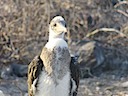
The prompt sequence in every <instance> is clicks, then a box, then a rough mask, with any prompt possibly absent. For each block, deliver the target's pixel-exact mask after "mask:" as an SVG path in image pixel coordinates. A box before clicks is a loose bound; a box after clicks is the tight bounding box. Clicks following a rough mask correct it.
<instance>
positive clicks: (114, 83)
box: [0, 73, 128, 96]
mask: <svg viewBox="0 0 128 96" xmlns="http://www.w3.org/2000/svg"><path fill="white" fill-rule="evenodd" d="M26 79H27V78H26V77H23V78H18V77H17V78H15V79H14V80H2V79H1V80H0V96H27V83H26ZM127 90H128V76H124V77H123V76H120V77H119V76H116V75H112V73H111V74H110V73H104V74H102V75H101V76H98V77H93V78H85V79H81V80H80V85H79V91H78V96H128V91H127ZM2 94H3V95H2Z"/></svg>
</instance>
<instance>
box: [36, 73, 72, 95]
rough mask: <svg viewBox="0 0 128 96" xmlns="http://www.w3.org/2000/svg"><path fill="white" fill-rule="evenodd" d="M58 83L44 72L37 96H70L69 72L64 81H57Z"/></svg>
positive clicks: (39, 82)
mask: <svg viewBox="0 0 128 96" xmlns="http://www.w3.org/2000/svg"><path fill="white" fill-rule="evenodd" d="M57 82H58V83H57V84H56V83H55V82H54V78H52V77H50V76H48V75H47V74H46V73H45V72H42V73H41V75H40V79H39V81H38V88H37V90H38V91H37V92H36V94H35V96H69V89H70V73H69V72H67V73H66V75H65V76H64V77H63V78H62V79H57Z"/></svg>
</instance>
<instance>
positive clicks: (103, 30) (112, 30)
mask: <svg viewBox="0 0 128 96" xmlns="http://www.w3.org/2000/svg"><path fill="white" fill-rule="evenodd" d="M101 31H102V32H116V33H118V34H120V36H122V37H125V36H126V35H125V34H124V33H122V32H120V31H119V30H116V29H114V28H100V29H96V30H94V31H93V32H91V33H88V34H87V35H86V37H90V36H92V35H95V34H96V33H98V32H101Z"/></svg>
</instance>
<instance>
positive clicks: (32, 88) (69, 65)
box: [27, 16, 79, 96]
mask: <svg viewBox="0 0 128 96" xmlns="http://www.w3.org/2000/svg"><path fill="white" fill-rule="evenodd" d="M66 32H67V26H66V21H65V19H64V18H63V17H62V16H55V17H54V18H53V19H52V20H51V22H50V24H49V39H48V42H47V43H46V45H45V46H44V47H43V48H42V51H41V53H40V54H39V55H37V56H35V57H34V59H33V60H32V61H31V63H30V64H29V65H28V80H27V81H28V96H77V92H78V86H79V68H78V66H77V65H78V64H77V58H76V56H72V55H71V54H70V51H69V49H68V44H67V42H66V41H65V39H64V37H65V33H66Z"/></svg>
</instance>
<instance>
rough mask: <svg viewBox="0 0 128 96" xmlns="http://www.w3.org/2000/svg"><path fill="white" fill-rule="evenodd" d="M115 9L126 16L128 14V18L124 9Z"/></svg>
mask: <svg viewBox="0 0 128 96" xmlns="http://www.w3.org/2000/svg"><path fill="white" fill-rule="evenodd" d="M115 11H116V12H118V13H120V14H122V15H124V16H126V17H127V18H128V14H127V13H126V12H124V11H122V10H120V9H118V10H115Z"/></svg>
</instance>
